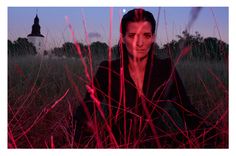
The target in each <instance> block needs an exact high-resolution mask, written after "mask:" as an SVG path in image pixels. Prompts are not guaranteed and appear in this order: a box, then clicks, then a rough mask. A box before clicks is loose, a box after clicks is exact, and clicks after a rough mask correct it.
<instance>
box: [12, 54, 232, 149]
mask: <svg viewBox="0 0 236 156" xmlns="http://www.w3.org/2000/svg"><path fill="white" fill-rule="evenodd" d="M94 60H95V61H94V62H93V68H94V69H93V70H94V72H95V71H96V68H97V65H98V64H99V63H100V61H101V60H102V59H94ZM83 69H84V68H83V64H82V63H81V61H80V60H79V59H72V58H66V59H59V58H57V59H52V58H43V59H41V58H37V57H30V56H29V57H24V58H23V57H22V58H9V59H8V146H9V148H54V147H59V148H63V147H64V148H71V147H73V136H74V134H73V129H74V127H73V124H72V117H73V114H74V111H75V108H76V107H77V106H78V104H79V101H80V100H82V99H83V96H84V94H85V92H86V89H85V84H86V83H87V80H86V78H85V76H84V75H85V74H84V70H83ZM177 69H178V71H179V74H180V75H181V78H182V80H183V82H184V85H185V88H186V90H187V93H188V96H189V97H190V99H191V101H192V104H193V105H194V106H195V107H196V109H197V110H198V111H199V112H200V113H201V115H202V116H203V117H205V118H206V119H207V120H209V122H211V123H212V124H214V123H216V122H220V128H221V129H222V131H224V132H225V134H226V137H225V144H224V145H222V147H228V141H227V140H228V65H227V64H226V63H225V62H223V61H219V62H217V61H198V60H192V61H181V62H179V64H178V65H177ZM75 86H77V89H75V88H76V87H75Z"/></svg>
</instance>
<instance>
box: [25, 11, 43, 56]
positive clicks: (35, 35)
mask: <svg viewBox="0 0 236 156" xmlns="http://www.w3.org/2000/svg"><path fill="white" fill-rule="evenodd" d="M27 39H28V41H29V42H31V43H32V44H33V45H34V46H35V47H36V51H37V55H41V56H43V53H44V50H45V46H44V36H43V35H42V34H41V32H40V25H39V18H38V15H37V14H36V16H35V18H34V24H33V25H32V31H31V34H29V35H28V36H27Z"/></svg>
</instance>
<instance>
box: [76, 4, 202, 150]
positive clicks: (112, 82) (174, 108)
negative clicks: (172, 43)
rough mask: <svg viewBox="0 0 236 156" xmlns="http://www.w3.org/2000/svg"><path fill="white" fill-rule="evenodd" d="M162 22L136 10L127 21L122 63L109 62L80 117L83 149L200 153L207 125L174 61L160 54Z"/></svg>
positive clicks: (79, 139) (78, 139)
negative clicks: (188, 149) (177, 149)
mask: <svg viewBox="0 0 236 156" xmlns="http://www.w3.org/2000/svg"><path fill="white" fill-rule="evenodd" d="M155 27H156V21H155V19H154V17H153V15H152V14H151V13H150V12H148V11H145V10H144V9H134V10H131V11H129V12H128V13H127V14H125V15H124V16H123V18H122V21H121V41H120V44H119V45H120V46H119V51H120V59H118V60H114V61H111V62H110V63H109V62H108V61H104V62H102V63H101V64H100V66H99V69H98V71H97V73H96V75H95V77H94V81H93V85H91V86H87V89H88V93H87V94H86V97H85V99H84V103H83V104H81V105H80V106H79V107H78V108H77V111H76V116H75V119H76V123H77V126H76V133H75V141H76V142H78V143H79V147H122V148H127V147H129V148H143V147H146V148H151V147H158V148H159V147H161V148H164V147H171V148H173V147H194V146H195V141H196V140H195V138H196V134H197V133H198V132H197V129H199V127H201V124H202V123H201V122H200V121H201V120H200V117H199V115H198V113H197V111H196V110H195V109H194V108H193V107H192V106H191V104H190V102H189V99H188V97H187V96H186V93H185V90H184V87H183V84H182V82H181V80H180V78H179V76H178V73H177V72H176V70H175V69H174V68H173V66H172V63H171V60H170V59H169V58H165V59H159V58H157V57H156V56H155V55H154V53H153V51H155V47H154V42H155V37H156V36H155V35H156V34H155Z"/></svg>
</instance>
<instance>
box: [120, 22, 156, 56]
mask: <svg viewBox="0 0 236 156" xmlns="http://www.w3.org/2000/svg"><path fill="white" fill-rule="evenodd" d="M154 41H155V35H154V34H152V26H151V24H150V23H149V22H147V21H140V22H129V23H128V24H127V29H126V34H125V35H124V36H123V42H124V44H125V45H126V48H127V50H128V53H129V54H130V55H131V56H133V57H134V58H135V59H141V58H144V57H146V56H147V55H148V52H149V50H150V48H151V45H152V43H153V42H154Z"/></svg>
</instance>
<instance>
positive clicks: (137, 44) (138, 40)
mask: <svg viewBox="0 0 236 156" xmlns="http://www.w3.org/2000/svg"><path fill="white" fill-rule="evenodd" d="M136 46H138V47H142V46H143V38H142V37H141V36H137V41H136Z"/></svg>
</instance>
